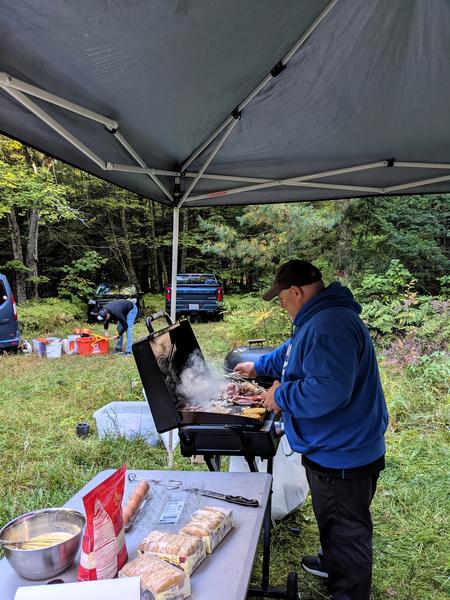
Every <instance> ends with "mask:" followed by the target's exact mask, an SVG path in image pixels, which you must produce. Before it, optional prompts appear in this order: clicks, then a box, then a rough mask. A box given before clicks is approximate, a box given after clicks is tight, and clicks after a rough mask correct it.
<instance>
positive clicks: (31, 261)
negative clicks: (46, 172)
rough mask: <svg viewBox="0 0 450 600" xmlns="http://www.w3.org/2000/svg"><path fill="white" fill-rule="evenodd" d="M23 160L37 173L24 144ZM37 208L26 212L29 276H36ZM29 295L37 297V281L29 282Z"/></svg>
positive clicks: (38, 213)
mask: <svg viewBox="0 0 450 600" xmlns="http://www.w3.org/2000/svg"><path fill="white" fill-rule="evenodd" d="M22 152H23V156H24V158H25V162H26V163H27V165H28V166H29V168H30V169H32V170H33V172H34V174H36V173H37V166H36V163H35V162H34V160H33V159H32V158H31V155H30V153H29V151H28V148H27V147H26V146H22ZM39 215H40V210H39V208H36V207H33V208H31V209H30V212H29V214H28V241H27V257H26V265H27V267H28V268H29V269H30V272H29V277H38V275H39V273H38V235H39ZM30 287H31V295H32V297H33V298H39V286H38V283H37V281H35V282H34V283H32V284H31V286H30Z"/></svg>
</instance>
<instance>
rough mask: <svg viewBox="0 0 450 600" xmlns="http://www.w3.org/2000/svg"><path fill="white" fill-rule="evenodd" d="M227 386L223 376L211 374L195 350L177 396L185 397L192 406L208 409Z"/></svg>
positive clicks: (183, 373) (179, 385) (181, 377)
mask: <svg viewBox="0 0 450 600" xmlns="http://www.w3.org/2000/svg"><path fill="white" fill-rule="evenodd" d="M226 384H227V381H226V380H225V379H224V377H223V375H222V376H221V375H219V373H217V372H211V371H210V370H209V368H208V366H207V365H206V363H205V361H204V359H203V358H202V356H201V354H200V352H199V351H198V350H195V351H194V352H193V353H192V354H191V355H190V356H189V359H188V361H187V364H186V367H185V368H184V369H183V371H182V372H181V375H180V382H179V384H178V385H177V395H178V396H182V397H184V398H185V400H186V403H187V404H189V405H190V406H200V407H202V408H205V409H206V408H208V406H209V405H210V403H211V401H212V400H218V399H219V398H220V396H221V394H222V392H223V389H224V387H225V386H226Z"/></svg>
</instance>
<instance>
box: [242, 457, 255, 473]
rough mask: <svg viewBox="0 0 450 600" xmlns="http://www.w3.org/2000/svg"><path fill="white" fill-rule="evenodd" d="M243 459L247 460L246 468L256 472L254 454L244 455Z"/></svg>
mask: <svg viewBox="0 0 450 600" xmlns="http://www.w3.org/2000/svg"><path fill="white" fill-rule="evenodd" d="M245 460H246V461H247V464H248V468H249V469H250V471H251V472H252V473H258V467H257V466H256V460H255V457H254V456H245Z"/></svg>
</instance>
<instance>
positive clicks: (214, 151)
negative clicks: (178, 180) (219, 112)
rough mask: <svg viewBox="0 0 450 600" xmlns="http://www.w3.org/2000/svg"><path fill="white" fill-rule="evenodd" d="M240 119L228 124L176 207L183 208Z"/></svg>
mask: <svg viewBox="0 0 450 600" xmlns="http://www.w3.org/2000/svg"><path fill="white" fill-rule="evenodd" d="M239 119H240V115H237V116H236V117H234V118H233V122H232V123H230V124H229V125H228V127H227V129H226V131H225V133H224V135H223V136H222V137H221V138H220V140H219V141H218V142H217V143H216V145H215V146H214V148H213V149H212V151H211V154H210V155H209V156H208V158H207V159H206V160H205V162H204V163H203V166H202V168H201V169H200V171H199V172H198V173H197V175H196V176H195V177H194V180H193V182H192V183H191V184H190V185H189V187H188V189H187V190H186V191H185V192H184V194H183V197H182V198H181V200H180V202H179V204H178V206H179V207H181V206H183V203H184V202H185V201H186V198H187V197H188V196H189V194H190V193H191V192H192V190H193V189H194V186H195V185H196V184H197V182H198V180H199V179H200V177H201V176H202V175H203V173H204V172H205V171H206V169H207V168H208V165H209V163H210V162H211V161H212V159H213V158H214V157H215V156H216V154H217V153H218V152H219V150H220V149H221V148H222V146H223V144H224V142H225V140H226V139H227V137H228V136H229V135H230V133H231V132H232V131H233V129H234V127H235V126H236V123H237V122H238V121H239Z"/></svg>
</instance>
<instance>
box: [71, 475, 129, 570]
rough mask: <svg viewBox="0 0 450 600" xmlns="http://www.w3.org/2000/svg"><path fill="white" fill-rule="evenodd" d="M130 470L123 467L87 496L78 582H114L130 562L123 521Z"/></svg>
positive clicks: (85, 498) (84, 498)
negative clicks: (124, 494) (127, 478)
mask: <svg viewBox="0 0 450 600" xmlns="http://www.w3.org/2000/svg"><path fill="white" fill-rule="evenodd" d="M126 468H127V467H126V465H123V466H122V467H120V469H118V470H117V471H116V472H115V473H113V474H112V475H110V476H109V477H108V478H107V479H105V480H104V481H102V482H101V483H100V484H99V485H98V486H97V487H95V488H94V489H93V490H91V491H90V492H89V493H88V494H86V496H84V497H83V504H84V508H85V511H86V528H85V530H84V535H83V541H82V545H81V557H80V566H79V568H78V581H92V580H95V579H112V578H113V577H115V576H116V575H117V572H118V571H119V569H120V568H121V567H123V565H124V564H125V563H126V561H127V558H128V554H127V547H126V545H125V534H124V530H123V519H122V498H123V492H124V487H125V471H126Z"/></svg>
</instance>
